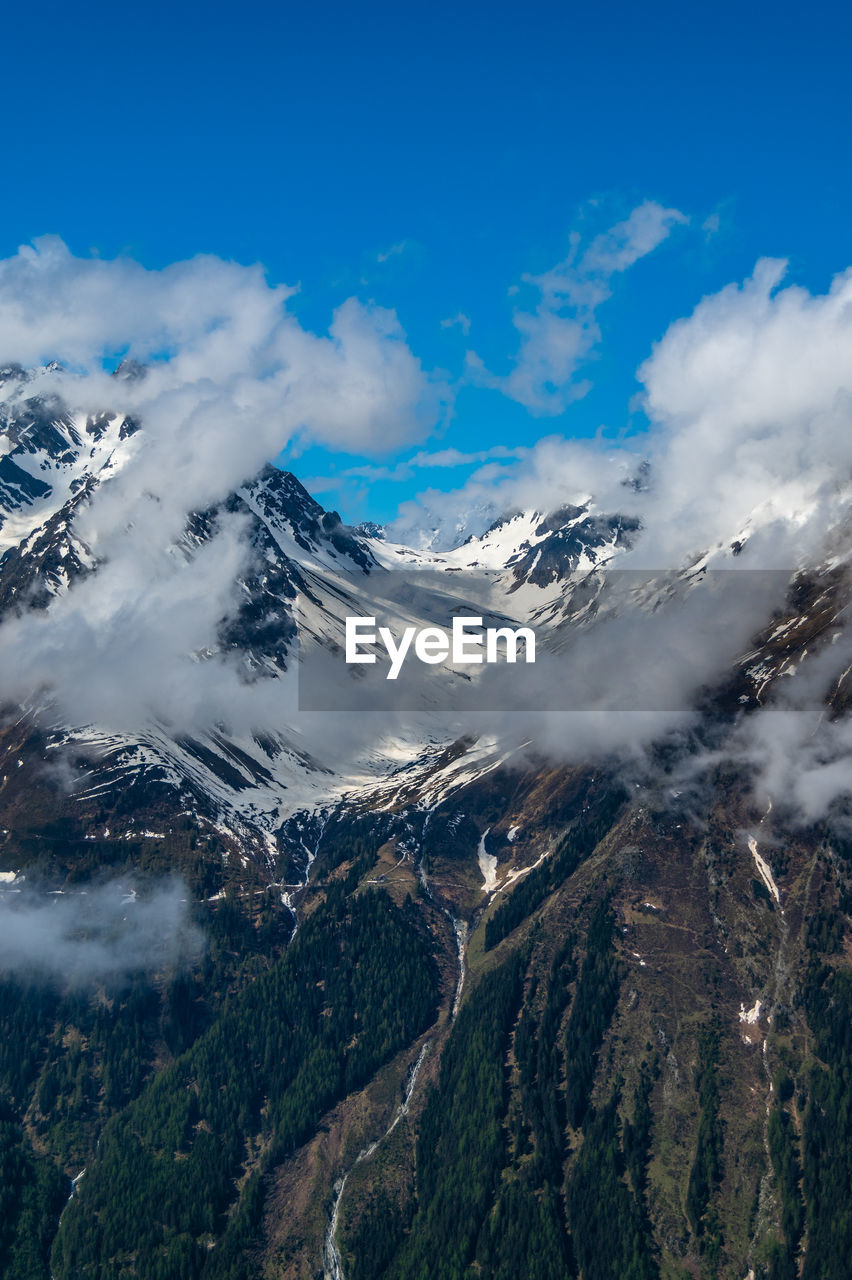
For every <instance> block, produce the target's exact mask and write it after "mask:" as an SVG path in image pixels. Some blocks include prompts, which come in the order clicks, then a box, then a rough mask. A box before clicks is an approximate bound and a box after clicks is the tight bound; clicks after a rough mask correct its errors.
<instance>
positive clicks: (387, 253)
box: [376, 240, 408, 262]
mask: <svg viewBox="0 0 852 1280" xmlns="http://www.w3.org/2000/svg"><path fill="white" fill-rule="evenodd" d="M407 248H408V241H407V240H398V241H397V243H396V244H392V245H391V246H390V248H389V249H383V250H382V251H381V252H380V253H377V254H376V261H377V262H387V261H388V259H389V258H398V257H399V255H400V254H401V253H405V251H406V249H407Z"/></svg>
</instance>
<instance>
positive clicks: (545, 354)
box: [467, 200, 687, 414]
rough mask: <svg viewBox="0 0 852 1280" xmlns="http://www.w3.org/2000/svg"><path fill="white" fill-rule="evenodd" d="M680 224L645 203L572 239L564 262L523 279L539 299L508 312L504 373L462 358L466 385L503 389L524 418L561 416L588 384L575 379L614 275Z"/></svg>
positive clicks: (596, 337) (678, 216)
mask: <svg viewBox="0 0 852 1280" xmlns="http://www.w3.org/2000/svg"><path fill="white" fill-rule="evenodd" d="M686 221H687V218H686V217H685V216H684V214H682V213H680V212H679V211H678V210H677V209H664V208H663V207H662V205H659V204H657V203H656V202H655V201H652V200H646V201H645V202H644V203H643V204H641V205H639V206H638V207H637V208H635V209H634V210H633V212H632V213H631V214H630V216H629V217H628V218H626V219H625V221H623V222H619V223H618V224H617V225H616V226H614V227H612V228H611V229H610V230H609V231H606V232H604V233H603V234H602V235H599V236H596V237H595V239H594V240H592V242H591V244H590V245H589V246H588V247H587V248H586V249H585V250H584V251H583V252H581V251H580V239H579V236H577V235H576V234H575V235H574V236H573V237H572V250H571V253H570V254H569V256H568V257H567V258H566V259H565V261H564V262H560V263H558V264H557V265H556V266H555V267H553V268H551V270H550V271H547V272H545V273H544V274H542V275H539V276H524V283H525V284H527V285H531V286H532V287H533V288H535V289H537V290H538V291H539V295H540V296H539V301H538V303H537V305H536V307H535V309H534V310H532V311H522V310H516V311H515V313H514V316H513V323H514V325H515V328H516V329H517V330H518V333H519V334H520V337H521V341H520V347H519V350H518V353H517V355H516V356H515V359H514V366H513V368H512V370H511V371H510V372H509V373H508V374H507V375H505V376H498V375H496V374H493V373H491V372H489V370H488V369H487V368H486V367H485V364H484V363H483V361H482V359H481V358H480V356H478V355H477V354H476V352H473V351H471V352H468V355H467V368H468V374H469V376H470V378H471V380H472V381H473V382H475V383H476V384H477V385H479V386H484V387H489V388H491V389H493V390H495V391H500V392H502V394H503V395H506V396H508V397H509V399H511V400H516V401H517V402H518V403H519V404H522V405H523V406H524V407H525V408H526V409H528V410H529V411H530V412H531V413H534V414H558V413H562V412H563V411H564V409H565V408H566V406H567V405H568V404H570V403H571V401H573V400H578V399H580V398H581V397H582V396H584V395H585V394H586V392H587V391H588V390H589V387H590V385H591V384H590V383H589V382H587V381H577V380H576V374H577V370H578V369H579V367H580V365H581V364H582V363H583V361H584V360H586V359H588V357H589V356H590V355H591V354H592V352H593V351H594V349H595V347H596V346H597V344H598V342H599V341H600V336H601V335H600V329H599V327H598V323H597V317H596V312H597V308H598V307H599V306H600V305H601V303H603V302H605V301H606V300H607V298H609V297H610V295H611V282H612V278H613V276H615V275H617V274H619V273H620V272H623V271H626V270H627V268H628V267H630V266H632V265H633V264H634V263H635V262H637V261H638V260H639V258H642V257H644V256H645V255H646V254H648V253H650V252H651V251H652V250H653V249H655V248H656V247H657V246H658V245H659V244H661V243H662V241H663V240H665V239H666V237H667V236H668V235H669V233H670V231H671V229H672V227H673V226H676V225H677V224H679V223H685V222H686Z"/></svg>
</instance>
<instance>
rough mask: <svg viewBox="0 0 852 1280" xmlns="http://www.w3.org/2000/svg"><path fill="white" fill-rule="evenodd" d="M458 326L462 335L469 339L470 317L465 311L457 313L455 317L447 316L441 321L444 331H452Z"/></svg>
mask: <svg viewBox="0 0 852 1280" xmlns="http://www.w3.org/2000/svg"><path fill="white" fill-rule="evenodd" d="M456 325H458V327H459V328H460V329H461V331H462V333H463V334H464V335H465V337H467V335H468V334H469V333H470V316H468V315H465V313H464V312H463V311H457V312H456V314H455V315H454V316H447V318H446V319H445V320H442V321H441V328H442V329H452V328H454V327H455V326H456Z"/></svg>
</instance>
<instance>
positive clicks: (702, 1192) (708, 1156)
mask: <svg viewBox="0 0 852 1280" xmlns="http://www.w3.org/2000/svg"><path fill="white" fill-rule="evenodd" d="M718 1067H719V1028H718V1027H717V1026H716V1025H715V1023H713V1024H711V1025H710V1026H708V1027H705V1028H704V1029H703V1030H702V1032H701V1034H700V1036H699V1039H698V1067H697V1068H696V1072H695V1087H696V1089H697V1090H698V1101H699V1105H700V1107H701V1110H700V1113H699V1117H698V1141H697V1144H696V1149H695V1159H694V1160H693V1162H692V1171H691V1172H690V1175H689V1186H688V1188H687V1192H686V1214H687V1217H688V1218H689V1223H690V1226H691V1227H692V1230H693V1231H694V1232H695V1235H696V1236H697V1238H698V1241H699V1246H700V1248H701V1251H702V1253H703V1254H704V1255H705V1256H706V1258H707V1260H708V1263H709V1265H710V1267H711V1268H715V1267H717V1265H718V1262H719V1259H720V1257H721V1251H722V1224H721V1222H720V1220H719V1216H718V1213H717V1212H716V1209H715V1206H714V1195H715V1192H716V1190H717V1189H718V1186H719V1182H720V1181H721V1177H722V1122H721V1120H720V1118H719V1082H718Z"/></svg>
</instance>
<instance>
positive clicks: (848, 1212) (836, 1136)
mask: <svg viewBox="0 0 852 1280" xmlns="http://www.w3.org/2000/svg"><path fill="white" fill-rule="evenodd" d="M803 1003H804V1006H805V1010H806V1012H807V1016H808V1021H809V1023H810V1026H811V1030H812V1031H813V1033H814V1037H815V1050H816V1057H817V1058H818V1059H819V1061H818V1062H817V1063H815V1064H814V1066H813V1068H812V1070H811V1073H810V1081H809V1085H810V1088H809V1093H810V1097H809V1099H808V1104H807V1110H806V1113H805V1124H804V1141H803V1151H802V1157H803V1158H802V1166H803V1169H802V1174H803V1176H802V1185H803V1187H804V1192H805V1198H806V1201H807V1212H806V1223H807V1249H806V1252H805V1261H804V1269H803V1271H802V1277H803V1280H836V1277H838V1276H842V1275H847V1274H848V1269H849V1260H850V1258H852V1204H850V1194H849V1189H850V1187H852V1106H850V1100H852V970H849V969H842V970H840V971H838V972H834V971H833V970H832V969H830V968H829V967H828V966H827V965H814V966H813V967H812V968H811V971H810V972H809V974H808V979H807V982H806V984H805V989H804V995H803Z"/></svg>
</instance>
